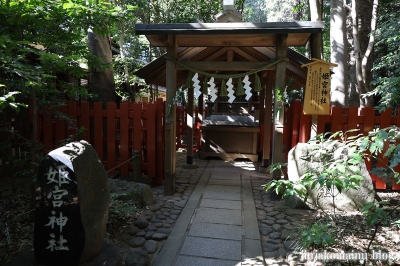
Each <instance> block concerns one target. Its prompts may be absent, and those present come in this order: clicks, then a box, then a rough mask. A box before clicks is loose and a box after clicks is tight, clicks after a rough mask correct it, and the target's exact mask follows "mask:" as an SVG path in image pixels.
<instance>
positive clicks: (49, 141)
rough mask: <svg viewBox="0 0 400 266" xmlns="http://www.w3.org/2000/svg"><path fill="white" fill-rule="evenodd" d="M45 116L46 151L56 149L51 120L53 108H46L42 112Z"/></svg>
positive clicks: (44, 139) (43, 123)
mask: <svg viewBox="0 0 400 266" xmlns="http://www.w3.org/2000/svg"><path fill="white" fill-rule="evenodd" d="M42 118H43V122H42V125H43V144H44V150H45V153H48V152H50V151H51V150H53V149H54V142H53V121H51V120H52V119H51V109H50V108H46V109H45V110H44V111H43V113H42Z"/></svg>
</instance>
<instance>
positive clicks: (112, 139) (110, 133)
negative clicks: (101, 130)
mask: <svg viewBox="0 0 400 266" xmlns="http://www.w3.org/2000/svg"><path fill="white" fill-rule="evenodd" d="M116 109H117V104H116V103H107V140H106V142H107V145H106V146H107V170H108V171H107V173H109V174H111V175H115V165H116V160H117V158H116V152H115V147H116V139H117V138H116V135H115V129H116V123H115V121H116V115H115V111H116Z"/></svg>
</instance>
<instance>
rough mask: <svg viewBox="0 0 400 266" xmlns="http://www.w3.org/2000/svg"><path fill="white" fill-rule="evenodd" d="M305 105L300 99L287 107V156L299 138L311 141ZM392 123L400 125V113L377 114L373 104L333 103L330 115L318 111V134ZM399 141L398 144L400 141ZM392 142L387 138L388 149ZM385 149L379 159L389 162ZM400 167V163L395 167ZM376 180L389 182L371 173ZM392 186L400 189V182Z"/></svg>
mask: <svg viewBox="0 0 400 266" xmlns="http://www.w3.org/2000/svg"><path fill="white" fill-rule="evenodd" d="M302 110H303V107H302V105H301V103H300V101H295V102H294V103H293V104H292V105H291V106H290V107H289V108H288V110H287V113H286V115H285V117H286V119H287V121H286V123H285V127H284V145H285V151H286V156H285V158H287V153H288V151H289V150H290V149H291V148H293V147H294V146H295V145H296V144H297V143H298V142H303V143H304V142H307V141H308V140H309V139H310V135H311V124H312V116H311V115H304V114H303V111H302ZM399 113H400V110H399ZM391 125H396V126H399V127H400V116H392V110H391V109H387V110H386V111H385V112H383V113H381V114H379V115H377V114H375V110H374V108H373V107H367V108H358V107H349V108H342V107H335V106H334V107H332V108H331V114H330V115H318V122H317V134H320V133H325V132H337V131H343V132H345V131H347V130H350V129H359V132H358V133H357V132H354V133H352V134H353V135H356V134H363V135H364V136H366V135H368V132H370V131H372V130H373V129H374V128H375V127H380V128H386V127H389V126H391ZM399 143H400V142H398V143H397V144H399ZM388 147H389V143H388V142H385V146H384V152H385V151H386V149H388ZM384 152H383V153H381V154H380V155H379V159H380V160H382V161H383V162H385V163H387V162H388V158H387V157H386V158H383V154H384ZM383 162H380V161H378V164H377V166H378V167H384V164H383ZM366 164H367V168H368V170H371V168H372V162H371V161H366ZM395 170H396V171H400V166H397V167H396V168H395ZM371 178H372V181H373V182H374V184H375V187H376V188H377V189H386V182H385V181H384V180H382V179H380V178H378V177H376V176H375V175H373V174H371ZM392 190H400V184H395V183H394V181H393V182H392Z"/></svg>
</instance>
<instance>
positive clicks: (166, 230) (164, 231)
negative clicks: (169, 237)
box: [157, 228, 171, 234]
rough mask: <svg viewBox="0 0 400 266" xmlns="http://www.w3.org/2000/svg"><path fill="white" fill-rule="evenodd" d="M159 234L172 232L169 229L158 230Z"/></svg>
mask: <svg viewBox="0 0 400 266" xmlns="http://www.w3.org/2000/svg"><path fill="white" fill-rule="evenodd" d="M157 233H163V234H170V233H171V230H170V229H168V228H158V229H157Z"/></svg>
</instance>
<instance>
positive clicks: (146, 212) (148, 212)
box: [143, 210, 154, 216]
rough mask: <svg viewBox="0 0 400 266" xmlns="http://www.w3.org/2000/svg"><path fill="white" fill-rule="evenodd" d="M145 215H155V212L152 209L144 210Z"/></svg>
mask: <svg viewBox="0 0 400 266" xmlns="http://www.w3.org/2000/svg"><path fill="white" fill-rule="evenodd" d="M143 215H151V216H153V215H154V213H153V212H152V211H150V210H145V211H144V212H143Z"/></svg>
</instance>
